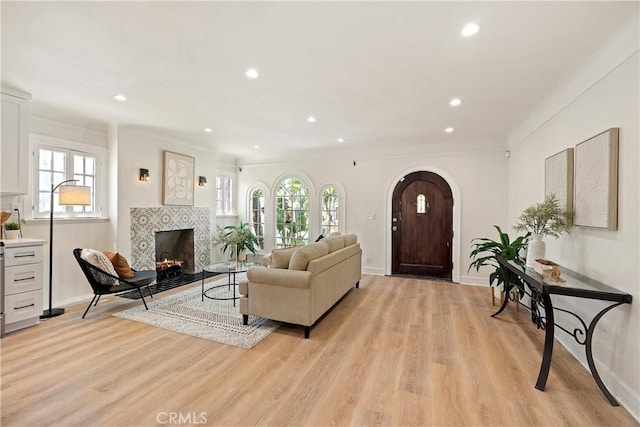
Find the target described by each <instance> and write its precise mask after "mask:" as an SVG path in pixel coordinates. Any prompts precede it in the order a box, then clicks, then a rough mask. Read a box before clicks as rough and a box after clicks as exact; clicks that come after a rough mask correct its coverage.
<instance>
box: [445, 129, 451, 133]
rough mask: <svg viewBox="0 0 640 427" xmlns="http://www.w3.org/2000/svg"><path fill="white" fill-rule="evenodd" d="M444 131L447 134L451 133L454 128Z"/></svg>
mask: <svg viewBox="0 0 640 427" xmlns="http://www.w3.org/2000/svg"><path fill="white" fill-rule="evenodd" d="M444 131H445V132H446V133H451V132H453V128H446V129H445V130H444Z"/></svg>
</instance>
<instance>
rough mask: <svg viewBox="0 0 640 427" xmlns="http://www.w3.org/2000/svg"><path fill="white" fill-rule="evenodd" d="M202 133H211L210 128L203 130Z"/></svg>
mask: <svg viewBox="0 0 640 427" xmlns="http://www.w3.org/2000/svg"><path fill="white" fill-rule="evenodd" d="M204 131H205V132H207V133H211V132H213V129H211V128H204Z"/></svg>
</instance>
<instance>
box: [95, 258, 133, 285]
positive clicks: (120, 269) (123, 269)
mask: <svg viewBox="0 0 640 427" xmlns="http://www.w3.org/2000/svg"><path fill="white" fill-rule="evenodd" d="M102 253H103V254H105V255H106V256H107V258H109V261H111V264H113V268H114V269H115V270H116V273H118V277H122V278H123V279H130V278H132V277H133V276H134V274H133V270H131V267H130V266H129V263H128V262H127V259H126V258H125V257H123V256H122V255H120V253H118V252H109V251H102Z"/></svg>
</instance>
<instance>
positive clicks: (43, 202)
mask: <svg viewBox="0 0 640 427" xmlns="http://www.w3.org/2000/svg"><path fill="white" fill-rule="evenodd" d="M50 200H51V193H50V192H48V193H39V196H38V210H39V211H40V212H49V209H50V208H51V206H50V203H51V202H50Z"/></svg>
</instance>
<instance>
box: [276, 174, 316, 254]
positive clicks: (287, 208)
mask: <svg viewBox="0 0 640 427" xmlns="http://www.w3.org/2000/svg"><path fill="white" fill-rule="evenodd" d="M308 241H309V191H308V189H307V186H306V185H305V183H304V182H303V181H302V180H301V179H299V178H286V179H284V180H283V181H282V182H281V183H280V185H279V186H278V189H277V191H276V247H278V248H284V247H288V246H299V245H305V244H307V243H308Z"/></svg>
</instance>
